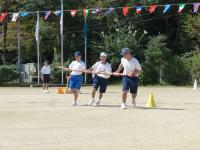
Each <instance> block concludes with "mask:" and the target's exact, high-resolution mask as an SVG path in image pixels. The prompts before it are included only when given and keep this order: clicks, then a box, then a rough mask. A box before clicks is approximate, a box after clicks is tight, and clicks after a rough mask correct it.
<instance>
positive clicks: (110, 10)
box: [105, 7, 115, 16]
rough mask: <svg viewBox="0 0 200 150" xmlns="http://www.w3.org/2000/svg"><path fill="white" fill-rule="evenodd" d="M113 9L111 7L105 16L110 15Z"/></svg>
mask: <svg viewBox="0 0 200 150" xmlns="http://www.w3.org/2000/svg"><path fill="white" fill-rule="evenodd" d="M114 10H115V9H114V8H113V7H111V8H109V9H108V11H106V12H105V15H106V16H107V15H109V14H111V13H112V12H113V11H114Z"/></svg>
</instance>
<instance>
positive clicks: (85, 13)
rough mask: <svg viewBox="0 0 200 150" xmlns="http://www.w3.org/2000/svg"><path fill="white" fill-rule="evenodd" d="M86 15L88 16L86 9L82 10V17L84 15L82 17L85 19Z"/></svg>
mask: <svg viewBox="0 0 200 150" xmlns="http://www.w3.org/2000/svg"><path fill="white" fill-rule="evenodd" d="M88 14H89V11H88V9H84V10H83V15H84V17H87V16H88Z"/></svg>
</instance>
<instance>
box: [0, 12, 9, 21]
mask: <svg viewBox="0 0 200 150" xmlns="http://www.w3.org/2000/svg"><path fill="white" fill-rule="evenodd" d="M7 16H8V13H2V14H1V15H0V22H3V21H4V20H5V19H6V17H7Z"/></svg>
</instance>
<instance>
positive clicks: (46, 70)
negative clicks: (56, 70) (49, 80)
mask: <svg viewBox="0 0 200 150" xmlns="http://www.w3.org/2000/svg"><path fill="white" fill-rule="evenodd" d="M41 73H42V74H50V73H51V68H50V66H49V65H47V66H43V67H42V69H41Z"/></svg>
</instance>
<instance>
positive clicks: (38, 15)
mask: <svg viewBox="0 0 200 150" xmlns="http://www.w3.org/2000/svg"><path fill="white" fill-rule="evenodd" d="M39 21H40V14H39V11H38V12H37V22H38V24H39V23H40V22H39ZM38 27H39V26H38ZM39 30H40V29H38V31H39ZM39 35H40V34H39V33H38V40H37V64H38V65H37V68H38V84H39V83H40V36H39Z"/></svg>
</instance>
